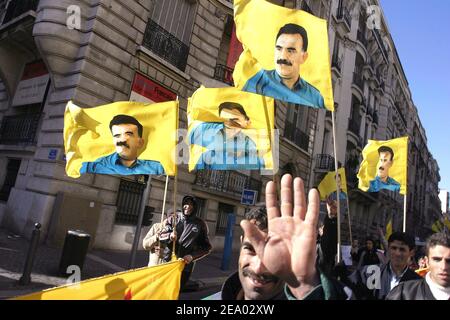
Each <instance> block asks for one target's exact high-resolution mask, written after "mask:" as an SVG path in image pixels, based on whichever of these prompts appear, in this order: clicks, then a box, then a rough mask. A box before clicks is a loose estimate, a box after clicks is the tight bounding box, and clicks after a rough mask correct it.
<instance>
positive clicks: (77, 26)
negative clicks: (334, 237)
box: [0, 0, 439, 249]
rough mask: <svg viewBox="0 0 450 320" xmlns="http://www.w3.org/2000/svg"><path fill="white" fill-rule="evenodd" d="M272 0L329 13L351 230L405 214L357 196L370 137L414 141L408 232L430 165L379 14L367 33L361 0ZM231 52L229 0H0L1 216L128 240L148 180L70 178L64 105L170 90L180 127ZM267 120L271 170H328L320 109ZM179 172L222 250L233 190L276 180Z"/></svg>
mask: <svg viewBox="0 0 450 320" xmlns="http://www.w3.org/2000/svg"><path fill="white" fill-rule="evenodd" d="M270 2H273V3H275V4H278V5H283V6H285V7H288V8H296V9H303V10H306V11H308V12H310V13H312V14H314V15H316V16H319V17H321V18H324V19H326V20H328V22H329V41H330V48H331V52H330V59H331V61H332V66H333V67H332V74H333V87H334V96H335V101H336V102H335V106H336V110H337V112H336V123H337V126H336V128H337V144H338V154H337V159H338V160H339V163H340V164H341V165H342V166H345V167H346V169H347V176H348V177H347V180H348V181H349V188H351V189H352V191H351V192H350V220H351V222H352V229H353V234H354V235H355V236H356V237H360V238H361V237H363V236H365V235H366V234H367V233H370V232H375V229H376V228H375V229H374V226H382V227H383V226H384V225H385V223H386V221H387V219H388V218H389V217H390V216H394V218H395V221H396V222H395V225H396V226H397V228H400V226H401V224H402V210H403V209H402V208H403V199H402V197H400V196H398V195H395V194H390V193H380V194H378V195H377V196H374V195H370V194H367V193H364V192H360V191H358V189H357V181H356V172H357V167H358V165H359V163H360V160H361V151H362V148H363V147H364V145H365V142H366V141H367V139H377V140H384V139H391V138H393V137H398V136H402V135H403V136H404V135H408V136H410V138H411V143H410V145H411V147H410V155H411V156H410V157H409V161H410V165H409V176H408V184H409V188H408V199H409V200H408V201H409V202H408V219H410V220H411V221H408V222H407V228H408V230H410V231H414V232H416V230H413V229H412V228H416V226H417V227H419V226H420V225H416V224H414V223H413V221H416V219H422V220H419V221H427V223H428V220H427V219H429V220H432V218H430V216H431V215H432V214H434V211H433V210H434V209H435V206H436V204H437V202H436V201H435V200H436V199H437V184H438V182H439V173H438V171H439V169H438V166H437V163H436V161H434V160H433V159H432V156H431V154H430V153H429V151H428V150H427V148H426V136H425V131H424V130H423V128H422V127H421V124H420V119H419V117H418V114H417V109H416V107H415V106H414V104H413V102H412V99H411V93H410V92H409V88H408V83H407V80H406V77H405V75H404V72H403V70H402V67H401V63H400V60H399V57H398V55H397V53H396V51H395V45H394V43H393V41H392V38H391V37H390V36H389V30H388V28H387V25H386V22H385V19H384V17H383V16H382V19H381V29H380V30H379V29H369V28H368V27H367V24H366V21H367V17H366V13H365V12H366V8H365V7H364V6H361V5H360V4H359V1H342V0H340V1H339V0H321V1H319V0H314V1H300V0H298V1H296V0H291V1H281V0H279V1H275V0H273V1H270ZM373 4H375V5H379V3H378V2H374V3H373ZM241 50H242V48H241V47H240V44H239V43H238V41H237V39H236V36H235V31H234V23H233V5H232V1H229V0H158V1H156V0H155V1H152V0H130V1H119V0H92V1H85V2H79V3H77V5H76V6H73V3H72V2H71V1H66V0H62V1H58V2H57V3H55V2H54V1H49V0H24V1H7V0H3V1H0V61H1V62H0V121H1V127H0V225H1V226H2V227H5V228H8V229H9V230H11V231H12V232H15V233H18V234H22V235H24V236H26V237H29V235H30V234H31V229H32V226H33V225H34V223H35V222H40V223H41V224H42V225H43V227H42V232H43V237H42V238H43V239H44V240H45V239H46V240H47V241H49V242H54V243H59V244H61V241H62V239H63V235H64V233H65V231H66V230H67V229H68V228H79V229H85V230H86V231H88V232H90V233H91V235H92V243H93V246H94V247H97V248H114V249H129V248H130V247H131V244H132V242H133V237H134V234H135V225H136V222H137V211H138V210H137V208H138V204H139V202H140V197H142V193H143V188H144V185H143V184H142V181H141V180H140V178H139V177H133V178H125V177H114V176H105V175H94V174H88V175H84V176H82V177H80V178H78V179H72V178H69V177H67V175H66V174H65V155H64V142H63V126H64V123H63V117H64V110H65V105H66V103H67V102H68V101H69V100H72V101H73V102H74V103H75V104H77V105H79V106H81V107H94V106H98V105H102V104H107V103H111V102H114V101H120V100H139V99H143V100H144V101H149V100H151V101H166V100H174V99H176V98H178V100H179V102H180V125H179V127H180V128H186V127H187V123H186V107H187V99H188V98H189V97H190V96H191V95H192V93H193V92H194V91H195V90H196V89H197V88H199V87H200V86H201V85H204V86H206V87H215V88H217V87H226V86H230V85H232V84H233V82H232V81H233V80H232V76H231V75H232V71H233V67H234V64H235V62H236V60H237V58H238V56H239V54H240V52H241ZM275 125H276V129H278V132H279V159H280V172H279V173H280V174H283V173H286V172H289V173H292V174H293V175H295V176H300V177H302V178H303V179H304V180H305V185H306V186H309V187H313V186H314V185H316V184H317V182H318V181H320V179H321V177H322V176H323V173H324V172H326V171H330V170H332V169H333V168H334V152H333V147H332V146H333V137H332V123H331V114H330V113H329V112H325V111H324V110H313V109H310V108H298V107H295V106H293V105H289V104H283V103H278V102H277V103H276V123H275ZM422 165H423V166H422ZM178 172H179V173H178V176H177V183H176V184H177V198H176V203H177V207H180V205H181V203H180V202H181V198H182V197H183V195H185V194H193V195H195V196H196V197H198V199H199V202H200V212H199V215H200V216H201V217H202V218H203V219H204V220H205V221H206V222H207V225H208V227H209V232H210V237H211V239H212V242H213V244H214V247H215V248H216V249H220V248H221V247H223V242H224V233H225V228H226V222H227V215H228V214H229V213H232V214H235V215H236V216H237V219H236V224H235V226H234V249H237V248H238V241H239V235H240V234H241V231H240V227H239V222H240V220H241V219H242V217H243V215H244V213H245V210H246V209H247V207H246V206H245V205H242V204H241V203H240V199H241V194H242V191H243V189H252V190H256V191H258V201H263V200H264V194H263V190H264V186H265V183H266V182H267V181H268V180H269V179H272V176H261V175H260V174H259V173H258V172H254V171H252V172H251V171H214V172H212V171H198V172H195V171H194V172H191V173H190V172H188V170H187V165H181V166H180V167H179V171H178ZM427 177H432V181H430V179H428V180H427V179H426V178H427ZM418 181H420V183H419V182H418ZM164 186H165V177H162V176H161V177H159V176H154V177H152V179H151V190H150V197H149V199H148V201H147V206H148V208H147V211H146V212H147V213H150V212H151V211H152V210H153V212H154V217H153V221H159V219H160V217H161V211H162V208H163V195H164ZM174 186H175V183H174V180H173V179H172V178H171V179H170V181H169V188H168V190H169V192H168V195H167V201H166V208H171V207H172V206H173V191H174ZM435 192H436V197H434V194H435ZM416 217H417V218H416ZM147 220H148V219H147ZM147 224H148V223H147ZM148 228H149V226H146V227H145V228H144V229H143V231H142V237H143V236H144V235H145V231H146V230H148ZM417 232H418V231H417Z"/></svg>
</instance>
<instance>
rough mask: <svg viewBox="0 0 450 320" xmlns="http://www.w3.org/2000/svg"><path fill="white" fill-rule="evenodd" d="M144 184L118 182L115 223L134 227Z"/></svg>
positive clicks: (122, 180)
mask: <svg viewBox="0 0 450 320" xmlns="http://www.w3.org/2000/svg"><path fill="white" fill-rule="evenodd" d="M144 189H145V184H143V183H139V182H136V181H130V180H124V179H121V180H120V185H119V192H118V194H117V202H116V206H117V212H116V223H119V224H126V225H135V224H137V220H138V215H139V206H140V203H141V199H142V194H143V192H144Z"/></svg>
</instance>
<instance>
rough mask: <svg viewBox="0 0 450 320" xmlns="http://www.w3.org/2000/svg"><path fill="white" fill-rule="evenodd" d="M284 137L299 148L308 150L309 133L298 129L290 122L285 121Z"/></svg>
mask: <svg viewBox="0 0 450 320" xmlns="http://www.w3.org/2000/svg"><path fill="white" fill-rule="evenodd" d="M284 137H285V138H287V139H289V140H291V141H292V142H293V143H295V144H296V145H297V146H299V147H300V148H301V149H303V150H305V151H308V147H309V135H308V134H306V133H305V132H303V131H301V130H300V129H298V128H297V127H296V126H295V125H293V124H292V123H290V122H286V124H285V128H284Z"/></svg>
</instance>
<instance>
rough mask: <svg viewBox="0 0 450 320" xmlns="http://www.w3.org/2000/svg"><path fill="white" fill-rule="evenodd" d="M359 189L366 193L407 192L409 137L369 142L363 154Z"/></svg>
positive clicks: (359, 172) (359, 174) (359, 173)
mask: <svg viewBox="0 0 450 320" xmlns="http://www.w3.org/2000/svg"><path fill="white" fill-rule="evenodd" d="M362 156H363V160H362V162H361V165H360V168H359V171H358V179H359V185H358V187H359V189H361V190H363V191H366V192H379V191H380V190H383V189H384V190H390V191H394V192H400V194H403V195H405V194H406V192H407V190H406V189H407V170H408V169H407V168H408V137H402V138H397V139H392V140H387V141H377V140H369V141H368V144H367V145H366V146H365V147H364V150H363V152H362Z"/></svg>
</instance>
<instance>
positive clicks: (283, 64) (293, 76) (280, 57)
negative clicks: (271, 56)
mask: <svg viewBox="0 0 450 320" xmlns="http://www.w3.org/2000/svg"><path fill="white" fill-rule="evenodd" d="M307 57H308V53H307V52H305V51H303V39H302V36H301V35H300V34H298V33H296V34H281V35H280V36H279V37H278V39H277V41H276V45H275V66H276V71H277V73H278V75H279V76H280V77H281V78H282V79H286V80H297V78H298V76H299V72H300V65H301V64H303V63H304V62H305V61H306V59H307Z"/></svg>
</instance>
